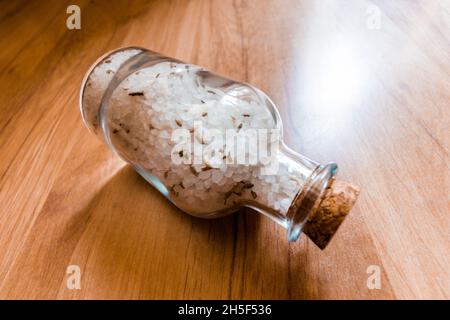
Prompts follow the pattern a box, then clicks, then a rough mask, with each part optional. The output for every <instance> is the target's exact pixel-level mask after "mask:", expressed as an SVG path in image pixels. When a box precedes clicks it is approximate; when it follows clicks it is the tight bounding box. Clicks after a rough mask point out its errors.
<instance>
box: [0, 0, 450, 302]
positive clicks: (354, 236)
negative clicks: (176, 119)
mask: <svg viewBox="0 0 450 320" xmlns="http://www.w3.org/2000/svg"><path fill="white" fill-rule="evenodd" d="M69 4H74V2H70V3H69V2H64V1H47V2H45V3H44V2H41V1H2V2H0V47H1V48H2V50H1V52H0V70H1V72H0V101H2V106H1V109H0V110H1V111H0V204H1V205H0V298H8V299H12V298H25V299H33V298H46V299H85V298H95V299H104V298H117V299H127V298H132V299H149V298H150V299H151V298H189V299H197V298H201V299H207V298H211V299H216V298H223V299H226V298H237V299H241V298H245V299H253V298H255V299H258V298H266V299H270V298H274V299H326V298H349V299H359V298H369V299H395V298H397V299H406V298H414V299H423V298H438V299H448V298H450V271H449V266H450V242H449V241H450V239H449V227H450V221H449V216H450V215H449V213H450V201H449V194H450V178H449V163H450V161H449V160H450V156H449V153H450V140H449V126H450V112H449V107H450V106H449V102H450V2H449V1H445V0H441V1H425V0H422V1H387V0H384V1H381V0H380V1H366V0H363V1H359V0H358V1H357V0H352V1H345V3H343V2H341V1H328V0H327V1H325V0H324V1H312V0H311V1H307V0H304V1H295V0H283V1H276V0H266V1H261V0H253V1H237V0H236V1H231V0H223V1H219V0H211V1H207V0H203V1H202V0H200V1H133V2H128V1H114V2H109V1H97V0H95V1H76V4H78V5H79V6H80V7H81V14H82V22H81V30H68V29H67V28H66V27H65V21H66V18H67V14H66V8H67V6H68V5H69ZM374 8H375V10H377V9H378V10H379V13H380V20H379V22H380V24H379V28H378V27H376V28H373V27H371V25H370V24H369V25H368V19H369V18H371V17H373V16H371V14H372V13H373V10H374ZM129 45H137V46H143V47H147V48H150V49H152V50H155V51H159V52H161V53H164V54H166V55H169V56H173V57H176V58H178V59H181V60H185V61H189V62H192V63H196V64H199V65H202V66H205V67H207V68H210V69H213V70H215V71H217V72H219V73H222V74H226V75H228V76H229V77H231V78H235V79H237V80H242V81H246V82H249V83H252V84H254V85H255V86H257V87H260V88H261V89H263V90H264V91H265V92H267V93H268V94H269V96H271V97H272V98H273V100H274V101H275V103H276V104H277V105H278V106H279V109H280V112H281V115H282V118H283V121H284V130H285V135H286V141H287V143H288V144H289V145H290V146H291V147H292V148H293V149H295V150H296V151H298V152H300V153H302V154H305V155H307V156H309V157H311V158H312V159H315V160H317V161H320V162H323V163H326V162H329V161H336V162H337V163H338V164H339V165H340V175H339V176H340V177H341V178H343V179H346V180H348V181H352V182H354V183H355V184H358V185H360V186H361V187H362V189H363V192H362V194H361V196H360V198H359V200H358V203H357V206H356V208H355V209H354V210H353V211H352V212H351V214H350V216H349V217H348V218H347V220H346V222H345V223H344V224H343V226H342V227H341V229H340V231H339V232H338V234H337V235H336V237H335V238H334V239H333V241H332V243H331V244H330V245H329V247H328V248H327V249H326V250H325V251H321V250H319V249H318V248H317V247H315V246H314V245H313V244H312V243H311V242H310V241H309V240H308V239H307V238H306V237H302V238H301V239H300V240H299V241H298V242H297V243H292V244H289V243H288V242H287V241H286V234H285V230H282V229H281V228H280V227H278V226H276V225H275V224H273V223H272V222H270V221H268V220H267V219H265V218H263V217H260V216H258V215H257V214H255V213H252V212H250V211H247V210H243V211H242V212H241V213H240V214H237V215H233V216H230V217H226V218H224V219H220V220H213V221H206V220H200V219H196V218H192V217H190V216H188V215H186V214H183V213H182V212H180V211H179V210H177V209H176V208H174V207H173V206H172V205H170V204H169V202H168V201H167V200H166V199H165V198H164V197H163V196H161V195H160V194H159V193H158V192H157V191H156V190H154V189H152V188H151V187H150V186H149V185H148V184H147V183H146V182H145V181H144V180H143V179H142V178H140V177H139V176H138V175H137V174H136V173H135V172H134V171H133V170H132V169H131V168H130V167H128V166H126V165H125V164H124V163H122V162H121V161H120V160H118V159H117V158H115V157H114V156H113V155H112V154H111V153H110V151H108V150H107V148H106V147H105V146H104V145H102V144H101V142H99V141H97V140H96V139H95V137H94V136H91V135H90V134H89V133H88V131H87V130H86V129H85V128H84V127H83V124H82V121H81V118H80V115H79V111H78V91H79V86H80V83H81V80H82V77H83V75H84V72H85V71H86V70H87V69H88V67H89V66H90V64H92V63H93V61H95V59H96V58H97V57H98V56H100V55H101V54H103V53H105V52H106V51H108V50H111V49H114V48H116V47H121V46H129ZM69 265H79V266H80V268H81V276H82V277H81V289H80V290H70V289H68V288H67V286H66V281H67V277H68V275H67V273H66V269H67V267H68V266H69ZM370 265H377V266H379V267H380V270H381V289H375V290H370V289H368V287H367V285H366V281H367V278H368V276H369V275H368V274H367V273H366V270H367V268H368V267H369V266H370Z"/></svg>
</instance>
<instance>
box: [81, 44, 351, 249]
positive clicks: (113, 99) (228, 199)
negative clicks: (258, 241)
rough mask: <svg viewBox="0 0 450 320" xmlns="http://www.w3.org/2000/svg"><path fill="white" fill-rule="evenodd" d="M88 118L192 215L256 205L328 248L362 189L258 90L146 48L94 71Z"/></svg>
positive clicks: (113, 55)
mask: <svg viewBox="0 0 450 320" xmlns="http://www.w3.org/2000/svg"><path fill="white" fill-rule="evenodd" d="M80 108H81V114H82V116H83V120H84V123H85V125H86V126H87V127H88V128H89V129H90V130H91V131H92V132H93V133H94V134H96V135H97V136H99V137H100V138H101V139H103V141H104V142H105V143H106V144H107V145H108V147H109V148H110V149H112V150H113V151H114V152H116V153H117V154H118V155H119V156H120V157H121V158H122V159H124V160H125V161H126V162H128V163H130V164H131V165H132V166H133V167H134V169H135V170H136V171H137V172H138V173H139V174H140V175H141V176H142V177H144V178H145V179H146V180H147V181H148V182H149V183H150V184H152V185H153V186H154V187H155V188H156V189H158V190H159V191H160V192H161V193H162V194H163V195H164V196H165V197H167V198H168V199H169V200H170V201H171V202H172V203H173V204H175V205H176V206H177V207H178V208H180V209H181V210H183V211H184V212H186V213H189V214H191V215H194V216H197V217H203V218H216V217H221V216H224V215H226V214H230V213H232V212H235V211H237V210H238V209H239V208H240V207H243V206H245V207H250V208H252V209H254V210H256V211H258V212H260V213H262V214H264V215H265V216H267V217H269V218H271V219H272V220H274V221H275V222H277V223H278V224H280V225H281V226H283V227H284V228H286V229H287V231H288V232H287V233H288V240H289V241H295V240H297V238H298V237H299V235H300V233H301V232H302V231H303V232H304V233H305V234H307V235H308V237H309V238H310V239H311V240H313V241H314V243H315V244H317V245H318V246H319V247H320V248H322V249H323V248H325V246H326V245H327V244H328V243H329V241H330V239H331V237H332V236H333V235H334V234H335V232H336V230H337V229H338V227H339V225H340V224H341V222H342V221H343V219H344V218H345V216H346V215H347V214H348V212H349V211H350V209H351V207H352V206H353V204H354V203H355V201H356V198H357V196H358V193H359V190H358V188H357V187H356V186H354V185H352V184H349V183H347V182H343V181H339V180H335V178H334V177H335V174H336V171H337V165H336V164H335V163H330V164H326V165H321V164H319V163H316V162H314V161H312V160H310V159H308V158H306V157H304V156H302V155H300V154H297V153H296V152H294V151H292V150H290V149H289V148H288V147H287V146H286V145H285V144H284V142H283V140H282V123H281V118H280V115H279V113H278V111H277V109H276V107H275V105H274V103H273V102H272V101H271V100H270V98H269V97H268V96H267V95H266V94H264V93H263V92H262V91H260V90H259V89H257V88H255V87H253V86H251V85H248V84H245V83H241V82H237V81H233V80H230V79H227V78H225V77H223V76H220V75H217V74H214V73H212V72H210V71H208V70H205V69H204V68H201V67H198V66H195V65H192V64H187V63H183V62H181V61H178V60H176V59H173V58H169V57H165V56H163V55H160V54H158V53H155V52H152V51H150V50H147V49H143V48H138V47H129V48H122V49H118V50H114V51H112V52H109V53H107V54H106V55H104V56H103V57H101V58H100V59H99V60H98V61H97V62H95V63H94V65H93V66H92V67H91V69H90V70H89V71H88V72H87V74H86V76H85V79H84V81H83V83H82V86H81V92H80Z"/></svg>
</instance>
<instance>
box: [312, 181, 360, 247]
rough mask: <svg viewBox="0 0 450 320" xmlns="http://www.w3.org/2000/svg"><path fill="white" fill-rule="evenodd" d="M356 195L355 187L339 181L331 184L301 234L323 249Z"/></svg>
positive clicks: (356, 189)
mask: <svg viewBox="0 0 450 320" xmlns="http://www.w3.org/2000/svg"><path fill="white" fill-rule="evenodd" d="M358 195H359V188H358V187H357V186H355V185H352V184H350V183H348V182H345V181H340V180H335V181H333V182H331V184H330V186H328V188H327V189H326V190H325V195H324V197H323V199H322V201H321V202H320V204H319V207H318V208H317V210H316V211H315V212H314V213H313V214H312V215H311V216H310V217H309V218H308V221H307V222H306V224H305V226H304V227H303V232H304V233H305V234H306V235H307V236H308V237H309V238H310V239H311V240H312V241H313V242H314V243H315V244H316V245H317V246H318V247H319V248H320V249H325V247H326V246H327V245H328V243H329V242H330V240H331V238H332V237H333V235H334V234H335V233H336V231H337V229H338V228H339V226H340V225H341V223H342V221H344V219H345V217H346V216H347V214H348V213H349V212H350V210H351V208H352V207H353V205H354V204H355V202H356V199H357V198H358Z"/></svg>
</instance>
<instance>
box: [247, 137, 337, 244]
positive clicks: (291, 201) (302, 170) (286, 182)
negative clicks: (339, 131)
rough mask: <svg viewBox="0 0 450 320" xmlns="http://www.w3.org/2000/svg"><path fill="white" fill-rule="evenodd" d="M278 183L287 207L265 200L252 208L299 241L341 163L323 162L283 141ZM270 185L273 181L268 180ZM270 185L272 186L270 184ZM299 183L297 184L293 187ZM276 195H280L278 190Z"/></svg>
mask: <svg viewBox="0 0 450 320" xmlns="http://www.w3.org/2000/svg"><path fill="white" fill-rule="evenodd" d="M277 166H278V171H277V183H279V184H280V188H281V189H282V191H283V192H284V193H283V195H284V199H283V200H282V201H284V202H286V201H288V203H287V204H286V203H284V207H285V208H284V209H283V206H281V207H279V206H277V205H274V203H276V201H277V200H276V199H275V200H274V202H272V203H264V202H262V201H260V202H257V203H251V204H248V205H247V206H248V207H251V208H252V209H254V210H256V211H258V212H259V213H261V214H263V215H265V216H267V217H269V218H270V219H271V220H273V221H275V222H276V223H278V224H279V225H281V226H283V227H284V228H285V229H287V231H288V240H289V241H296V240H297V239H298V237H299V236H300V234H301V232H302V230H303V226H304V225H305V223H306V221H307V220H308V217H310V216H311V215H312V214H313V213H314V212H315V211H316V210H317V208H318V206H319V203H320V201H321V200H322V198H323V196H324V194H325V190H326V189H327V187H328V186H330V184H331V182H332V181H333V179H334V176H335V175H336V173H337V165H336V164H335V163H330V164H327V165H320V164H318V163H317V162H315V161H313V160H310V159H308V158H307V157H304V156H302V155H300V154H298V153H296V152H294V151H292V150H291V149H289V148H288V147H287V146H285V145H284V144H282V146H281V148H280V150H279V152H278V156H277ZM267 183H268V186H267V187H272V186H273V182H272V181H271V180H270V179H268V182H267ZM269 184H270V186H269ZM292 184H294V185H295V184H297V186H296V187H294V186H293V187H290V186H291V185H292ZM274 197H275V198H276V197H277V195H276V193H275V196H274Z"/></svg>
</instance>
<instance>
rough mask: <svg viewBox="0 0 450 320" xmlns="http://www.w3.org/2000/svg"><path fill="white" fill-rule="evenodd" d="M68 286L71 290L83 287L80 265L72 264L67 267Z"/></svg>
mask: <svg viewBox="0 0 450 320" xmlns="http://www.w3.org/2000/svg"><path fill="white" fill-rule="evenodd" d="M66 274H67V279H66V287H67V289H69V290H80V289H81V269H80V266H78V265H76V264H72V265H70V266H68V267H67V269H66Z"/></svg>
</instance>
